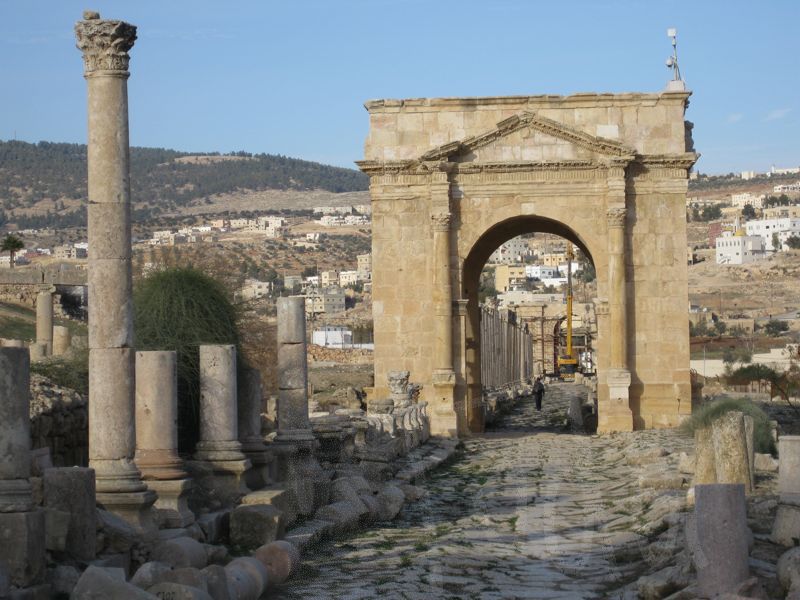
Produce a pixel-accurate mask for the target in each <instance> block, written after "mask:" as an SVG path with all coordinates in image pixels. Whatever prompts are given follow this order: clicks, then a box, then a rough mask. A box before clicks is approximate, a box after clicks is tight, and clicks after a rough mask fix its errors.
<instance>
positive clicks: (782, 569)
mask: <svg viewBox="0 0 800 600" xmlns="http://www.w3.org/2000/svg"><path fill="white" fill-rule="evenodd" d="M776 571H777V575H778V581H779V582H780V584H781V587H782V588H783V591H784V592H788V591H789V590H790V589H791V588H797V586H798V585H800V547H795V548H792V549H791V550H787V551H786V552H784V553H783V554H781V557H780V558H779V559H778V564H777V566H776Z"/></svg>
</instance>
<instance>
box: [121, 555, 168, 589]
mask: <svg viewBox="0 0 800 600" xmlns="http://www.w3.org/2000/svg"><path fill="white" fill-rule="evenodd" d="M171 571H172V565H170V564H167V563H165V562H159V561H150V562H146V563H144V564H143V565H142V566H141V567H139V568H138V569H137V570H136V573H134V574H133V577H131V584H133V585H135V586H136V587H139V588H142V589H143V590H146V589H148V588H151V587H153V586H154V585H155V584H157V583H159V582H161V581H164V578H165V577H166V575H167V574H168V573H170V572H171Z"/></svg>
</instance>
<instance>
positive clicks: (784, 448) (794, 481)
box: [778, 435, 800, 506]
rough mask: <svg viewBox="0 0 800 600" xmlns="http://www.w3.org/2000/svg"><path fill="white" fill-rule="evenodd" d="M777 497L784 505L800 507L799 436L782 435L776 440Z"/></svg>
mask: <svg viewBox="0 0 800 600" xmlns="http://www.w3.org/2000/svg"><path fill="white" fill-rule="evenodd" d="M778 457H779V459H780V468H779V469H778V495H779V496H780V499H781V502H783V503H784V504H794V505H796V506H800V436H797V435H782V436H781V437H780V439H779V440H778Z"/></svg>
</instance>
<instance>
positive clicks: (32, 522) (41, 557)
mask: <svg viewBox="0 0 800 600" xmlns="http://www.w3.org/2000/svg"><path fill="white" fill-rule="evenodd" d="M0 565H5V567H6V569H7V570H8V575H9V579H10V580H11V583H12V584H13V585H16V586H19V587H26V586H30V585H32V584H34V583H39V582H40V581H41V580H42V578H43V577H44V568H45V529H44V513H43V512H42V511H40V510H35V511H31V512H17V513H0Z"/></svg>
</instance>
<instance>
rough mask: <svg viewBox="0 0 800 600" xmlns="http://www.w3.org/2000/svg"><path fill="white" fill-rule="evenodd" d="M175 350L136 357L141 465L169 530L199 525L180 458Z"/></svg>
mask: <svg viewBox="0 0 800 600" xmlns="http://www.w3.org/2000/svg"><path fill="white" fill-rule="evenodd" d="M177 361H178V359H177V354H176V353H175V352H172V351H149V352H137V353H136V466H137V467H139V469H140V470H141V472H142V478H143V479H144V480H145V482H146V483H147V487H148V488H149V489H150V490H152V491H154V492H155V493H156V494H158V499H157V500H156V503H155V506H154V508H155V510H156V513H157V516H158V519H159V521H161V522H162V523H164V524H165V525H167V526H168V527H186V526H187V525H190V524H192V523H194V515H193V514H192V511H190V510H189V506H188V504H187V496H188V493H189V490H190V489H191V487H192V480H191V479H189V475H188V474H187V473H186V471H185V470H184V468H183V461H182V460H181V459H180V458H179V457H178V370H177Z"/></svg>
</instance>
